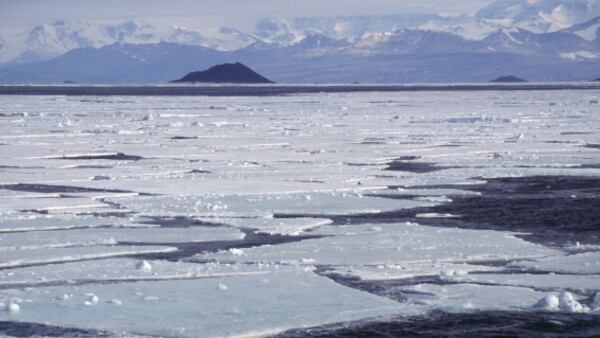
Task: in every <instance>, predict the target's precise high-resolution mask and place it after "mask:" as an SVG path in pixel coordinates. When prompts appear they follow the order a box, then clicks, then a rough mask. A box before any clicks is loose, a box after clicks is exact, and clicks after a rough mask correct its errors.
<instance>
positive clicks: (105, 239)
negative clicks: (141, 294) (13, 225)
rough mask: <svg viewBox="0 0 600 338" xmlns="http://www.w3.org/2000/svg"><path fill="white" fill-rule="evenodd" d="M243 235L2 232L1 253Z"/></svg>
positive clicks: (215, 231) (194, 230) (226, 231)
mask: <svg viewBox="0 0 600 338" xmlns="http://www.w3.org/2000/svg"><path fill="white" fill-rule="evenodd" d="M242 238H244V234H243V233H242V232H240V231H238V230H235V229H231V228H224V227H214V228H209V229H203V228H199V227H189V228H168V229H164V228H156V227H155V228H145V227H140V228H135V227H132V228H106V229H105V228H100V229H99V228H96V229H81V230H79V229H77V230H66V231H64V230H59V231H43V232H18V233H3V234H1V233H0V252H5V251H15V250H22V249H38V248H57V247H78V246H94V245H112V244H117V243H122V242H125V243H129V244H132V243H144V244H149V243H155V244H160V243H194V242H208V241H216V240H240V239H242Z"/></svg>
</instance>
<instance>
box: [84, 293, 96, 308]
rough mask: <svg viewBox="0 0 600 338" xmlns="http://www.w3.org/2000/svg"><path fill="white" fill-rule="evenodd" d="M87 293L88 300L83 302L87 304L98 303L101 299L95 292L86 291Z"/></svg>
mask: <svg viewBox="0 0 600 338" xmlns="http://www.w3.org/2000/svg"><path fill="white" fill-rule="evenodd" d="M85 295H86V297H87V299H86V301H85V302H83V304H85V305H96V304H98V302H99V301H100V299H99V298H98V296H96V295H95V294H93V293H86V294H85Z"/></svg>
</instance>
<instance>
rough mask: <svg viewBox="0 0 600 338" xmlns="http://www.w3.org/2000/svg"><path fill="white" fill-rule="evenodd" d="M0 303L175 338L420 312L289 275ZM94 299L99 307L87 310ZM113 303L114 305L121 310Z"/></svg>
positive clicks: (103, 289)
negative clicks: (13, 304)
mask: <svg viewBox="0 0 600 338" xmlns="http://www.w3.org/2000/svg"><path fill="white" fill-rule="evenodd" d="M221 285H223V286H226V288H227V290H223V289H224V288H223V287H222V286H221ZM219 289H221V290H219ZM65 294H67V295H69V296H68V297H67V299H64V297H63V296H64V295H65ZM90 295H93V296H90ZM265 295H269V297H265ZM3 296H4V297H7V298H8V297H11V298H20V299H25V300H27V302H24V303H22V306H21V307H22V309H21V312H20V313H19V315H18V316H11V319H12V320H19V321H33V322H40V321H43V322H45V323H50V324H54V325H61V326H76V327H83V328H97V329H103V330H108V331H112V332H136V333H137V334H148V335H161V336H178V337H198V336H211V337H212V336H234V335H242V334H248V333H250V332H252V333H255V334H256V335H265V334H269V333H277V332H280V331H283V330H286V329H289V328H293V327H303V326H309V325H319V324H326V323H333V322H340V321H349V320H357V319H361V318H368V317H374V316H382V315H384V316H385V315H395V314H417V313H421V312H422V310H420V309H419V308H418V307H408V306H403V305H401V304H398V303H396V302H393V301H390V300H386V299H384V298H380V297H376V296H374V295H370V294H368V293H364V292H360V291H356V290H353V289H350V288H345V287H342V286H340V285H338V284H336V283H335V282H333V281H331V280H329V279H327V278H324V277H319V276H317V275H315V274H313V273H312V272H310V271H308V272H306V271H303V270H296V269H294V268H282V269H279V270H272V271H268V273H266V274H261V275H238V276H235V275H233V276H220V277H215V278H213V279H199V280H189V281H186V280H182V281H154V282H132V283H125V284H104V285H81V286H76V287H48V288H34V289H28V290H11V291H10V292H4V294H3ZM94 296H95V297H97V300H98V301H97V302H96V303H95V304H94V305H93V306H90V305H91V304H89V303H90V297H94ZM111 299H118V300H119V304H120V305H116V304H115V303H114V302H111V301H109V300H111ZM92 300H93V299H92ZM86 302H87V305H86ZM257 304H260V306H257ZM89 318H95V320H93V321H90V320H89ZM146 318H154V319H153V320H150V321H149V320H147V319H146ZM225 323H228V324H227V325H224V324H225Z"/></svg>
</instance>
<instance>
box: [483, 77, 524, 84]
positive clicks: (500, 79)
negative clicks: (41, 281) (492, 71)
mask: <svg viewBox="0 0 600 338" xmlns="http://www.w3.org/2000/svg"><path fill="white" fill-rule="evenodd" d="M490 82H492V83H517V82H527V81H526V80H523V79H521V78H519V77H516V76H514V75H509V76H500V77H498V78H496V79H493V80H492V81H490Z"/></svg>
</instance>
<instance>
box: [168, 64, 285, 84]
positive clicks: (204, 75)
mask: <svg viewBox="0 0 600 338" xmlns="http://www.w3.org/2000/svg"><path fill="white" fill-rule="evenodd" d="M173 82H179V83H185V82H189V83H273V81H271V80H269V79H267V78H266V77H264V76H262V75H260V74H258V73H256V72H255V71H253V70H252V69H250V68H249V67H247V66H246V65H244V64H242V63H239V62H236V63H224V64H220V65H216V66H213V67H211V68H209V69H207V70H205V71H198V72H191V73H189V74H187V75H186V76H184V77H182V78H181V79H179V80H175V81H173Z"/></svg>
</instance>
